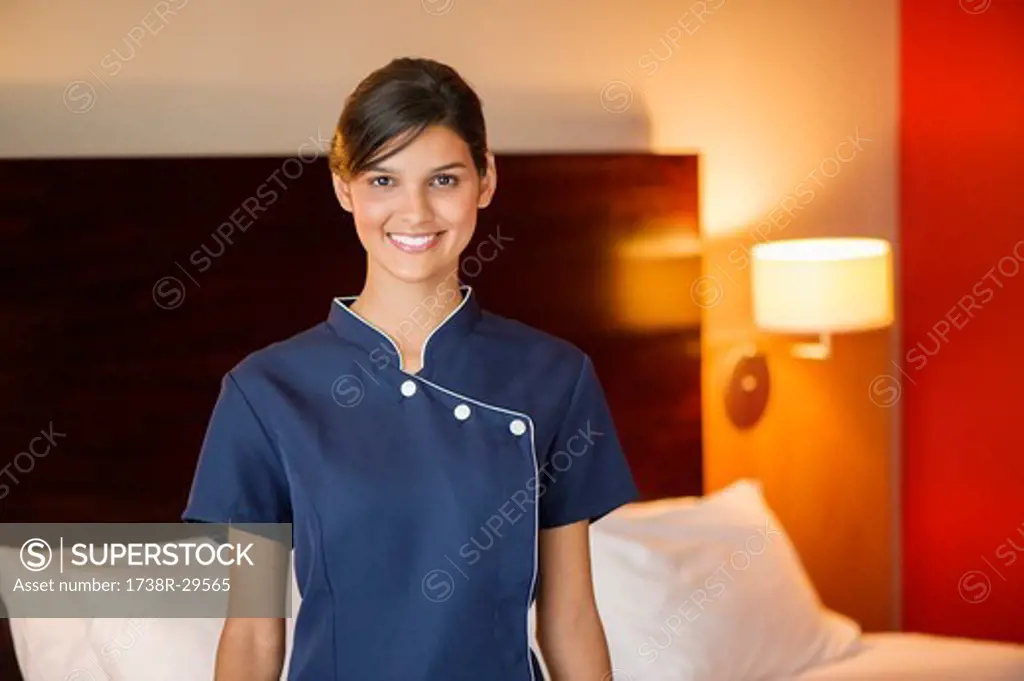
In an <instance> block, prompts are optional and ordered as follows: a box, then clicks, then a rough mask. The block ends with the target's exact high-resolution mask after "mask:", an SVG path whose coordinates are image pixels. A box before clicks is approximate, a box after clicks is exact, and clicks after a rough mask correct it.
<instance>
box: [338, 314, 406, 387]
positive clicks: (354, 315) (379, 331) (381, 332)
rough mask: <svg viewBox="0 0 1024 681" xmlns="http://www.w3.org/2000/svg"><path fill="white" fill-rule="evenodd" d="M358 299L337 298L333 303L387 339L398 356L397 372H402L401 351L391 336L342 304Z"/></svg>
mask: <svg viewBox="0 0 1024 681" xmlns="http://www.w3.org/2000/svg"><path fill="white" fill-rule="evenodd" d="M358 297H359V296H339V297H338V298H335V299H334V302H335V304H337V305H338V307H340V308H341V309H342V310H344V311H345V312H348V313H349V314H350V315H352V316H353V317H355V318H356V319H357V320H359V321H361V322H362V323H363V324H366V325H367V326H368V327H370V328H371V329H373V330H374V331H376V332H377V333H379V334H380V335H382V336H384V337H385V338H387V339H388V342H389V343H391V347H393V348H394V349H395V354H396V355H398V368H399V370H402V371H404V369H402V351H401V350H399V349H398V344H397V343H395V341H393V340H392V339H391V336H389V335H388V334H387V333H386V332H385V331H384V329H382V328H380V327H379V326H377V325H376V324H374V323H373V322H371V321H370V320H368V319H366V318H365V317H363V316H362V315H360V314H359V313H358V312H356V311H355V310H353V309H352V308H350V307H349V306H348V305H345V304H344V303H342V301H343V300H348V301H353V300H355V299H356V298H358Z"/></svg>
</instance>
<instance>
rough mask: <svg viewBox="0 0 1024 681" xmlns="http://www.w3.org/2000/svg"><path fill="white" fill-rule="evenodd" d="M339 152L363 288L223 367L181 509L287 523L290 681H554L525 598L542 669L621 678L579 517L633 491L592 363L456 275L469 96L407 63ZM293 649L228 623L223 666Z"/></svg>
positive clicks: (585, 518) (260, 661)
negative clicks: (292, 610)
mask: <svg viewBox="0 0 1024 681" xmlns="http://www.w3.org/2000/svg"><path fill="white" fill-rule="evenodd" d="M329 157H330V167H331V170H332V175H333V181H334V189H335V192H336V194H337V197H338V201H339V202H340V203H341V206H342V207H343V208H344V209H345V210H346V211H349V212H350V213H352V215H353V218H354V221H355V225H356V232H357V234H358V237H359V240H360V242H361V243H362V245H363V247H364V248H365V250H366V254H367V271H366V280H365V283H364V285H363V288H362V291H361V292H360V293H359V295H358V296H351V297H347V298H336V299H335V300H334V301H333V302H332V304H331V305H330V312H329V314H328V316H327V319H326V321H325V322H323V323H321V324H319V325H317V326H315V327H313V328H311V329H309V330H307V331H305V332H303V333H300V334H298V335H296V336H294V337H292V338H290V339H288V340H285V341H283V342H280V343H276V344H274V345H271V346H269V347H267V348H264V349H263V350H260V351H258V352H255V353H253V354H251V355H249V356H248V357H246V358H245V359H244V360H243V361H241V362H240V363H239V364H238V365H236V366H235V367H234V368H233V369H232V370H231V371H230V372H228V374H227V375H226V376H225V377H224V381H223V383H222V388H221V394H220V397H219V398H218V401H217V404H216V406H215V408H214V411H213V415H212V417H211V421H210V425H209V428H208V431H207V435H206V438H205V440H204V442H203V449H202V452H201V454H200V459H199V463H198V466H197V470H196V475H195V479H194V481H193V486H192V493H191V496H190V497H189V502H188V507H187V508H186V510H185V512H184V514H183V518H184V519H186V520H199V521H208V522H219V523H228V522H232V523H256V522H273V523H292V524H293V536H294V548H295V554H294V560H295V575H296V579H297V582H298V584H299V588H300V590H301V593H302V605H301V608H300V611H299V614H298V616H297V618H296V621H295V639H294V647H293V651H292V656H291V658H290V662H289V679H290V680H291V681H344V680H347V679H359V680H363V679H372V680H373V681H461V680H466V681H541V679H542V678H543V676H542V672H541V667H540V665H539V664H538V660H537V658H536V656H535V655H534V653H533V651H532V649H531V646H530V642H529V636H528V619H529V617H528V613H529V608H530V606H531V604H532V603H533V602H534V599H535V598H536V617H537V640H538V643H539V647H540V649H541V653H542V655H543V659H544V663H545V665H546V667H547V670H548V672H549V674H550V678H552V679H555V680H556V681H601V680H602V679H608V678H610V663H609V656H608V651H607V645H606V642H605V637H604V631H603V628H602V625H601V622H600V619H599V618H598V613H597V611H596V608H595V605H594V597H593V589H592V585H591V581H590V557H589V545H588V525H589V523H590V522H591V521H593V520H596V519H597V518H600V517H601V516H603V515H605V514H606V513H608V512H609V511H611V510H612V509H614V508H616V507H618V506H620V505H621V504H623V503H626V502H628V501H631V500H633V499H635V498H636V488H635V486H634V483H633V479H632V477H631V475H630V471H629V468H628V467H627V464H626V461H625V457H624V456H623V454H622V451H621V449H620V446H619V442H618V439H617V436H616V434H615V428H614V425H613V423H612V420H611V417H610V415H609V413H608V407H607V405H606V402H605V398H604V395H603V393H602V390H601V387H600V384H599V383H598V380H597V377H596V376H595V373H594V367H593V365H592V364H591V361H590V359H589V358H588V357H587V356H586V355H585V354H584V353H583V352H581V351H580V350H579V349H577V348H576V347H574V346H573V345H570V344H569V343H568V342H565V341H563V340H560V339H558V338H555V337H552V336H550V335H547V334H545V333H543V332H541V331H538V330H536V329H533V328H530V327H528V326H525V325H523V324H521V323H518V322H515V321H512V320H510V319H505V318H502V317H499V316H497V315H493V314H490V313H488V312H485V311H483V310H482V309H481V308H480V304H479V301H478V300H477V297H478V295H477V293H475V292H474V291H472V290H471V289H470V288H469V287H468V286H464V285H461V284H460V282H459V279H458V271H459V256H460V254H461V253H462V251H463V249H465V248H466V245H467V244H468V243H469V241H470V238H471V237H472V236H473V232H474V228H475V226H476V217H477V210H478V209H479V208H484V207H486V206H487V205H488V204H489V203H490V201H491V198H492V196H493V195H494V191H495V187H496V181H497V174H496V170H495V163H494V156H493V154H492V153H491V152H490V151H488V148H487V140H486V134H485V127H484V119H483V113H482V111H481V106H480V102H479V100H478V98H477V96H476V94H475V93H474V92H473V90H472V89H471V88H470V87H469V85H467V84H466V83H465V82H464V81H463V79H462V78H461V77H460V76H459V75H458V74H457V73H456V72H455V71H453V70H452V69H451V68H449V67H448V66H445V65H443V64H440V63H437V62H435V61H432V60H428V59H395V60H394V61H392V62H391V63H389V64H388V65H386V66H384V67H383V68H381V69H379V70H377V71H375V72H374V73H372V74H371V75H370V76H369V77H367V78H366V79H365V80H364V81H363V82H362V83H360V84H359V86H358V87H357V88H356V90H355V91H354V92H353V93H352V94H351V95H350V96H349V97H348V99H347V100H346V102H345V107H344V110H343V112H342V114H341V117H340V119H339V121H338V126H337V130H336V132H335V136H334V141H333V146H332V149H331V152H330V154H329ZM535 238H536V239H537V240H538V241H540V239H542V238H543V236H542V235H540V234H538V235H536V237H535ZM536 247H543V245H542V244H539V243H538V244H537V246H536ZM505 257H514V256H513V255H506V256H505ZM283 651H284V623H283V620H281V619H272V620H267V619H254V618H250V619H243V618H238V619H235V618H228V620H227V621H226V623H225V626H224V630H223V633H222V635H221V639H220V645H219V649H218V655H217V665H216V666H217V674H216V680H217V681H271V680H276V679H278V677H279V675H280V673H281V669H282V665H283V657H284V652H283Z"/></svg>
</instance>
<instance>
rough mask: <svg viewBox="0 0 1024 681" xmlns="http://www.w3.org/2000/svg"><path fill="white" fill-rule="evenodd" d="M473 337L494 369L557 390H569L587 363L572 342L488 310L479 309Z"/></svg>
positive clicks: (580, 350)
mask: <svg viewBox="0 0 1024 681" xmlns="http://www.w3.org/2000/svg"><path fill="white" fill-rule="evenodd" d="M475 336H476V338H477V339H478V341H479V342H480V343H481V347H482V348H484V350H483V352H484V353H485V354H486V356H487V358H488V360H490V361H489V362H488V364H490V365H491V366H492V367H493V368H494V369H495V370H497V371H507V372H510V373H512V374H514V375H515V376H517V377H530V378H534V379H536V380H539V381H543V382H544V383H545V384H547V385H549V386H551V387H552V388H554V389H555V390H556V391H559V392H565V391H566V390H568V391H572V390H573V388H574V387H575V385H576V383H577V380H578V378H579V377H580V375H581V374H582V373H583V372H584V370H585V369H586V367H587V366H588V365H589V363H590V358H589V356H588V355H587V354H586V352H584V351H583V350H582V349H581V348H579V347H578V346H577V345H575V344H574V343H571V342H570V341H568V340H566V339H564V338H561V337H559V336H556V335H554V334H551V333H549V332H547V331H543V330H541V329H538V328H536V327H533V326H530V325H529V324H525V323H523V322H521V321H519V320H516V319H511V318H509V317H502V316H501V315H497V314H494V313H492V312H487V311H484V312H483V314H482V316H481V318H480V322H479V323H478V325H477V329H476V334H475Z"/></svg>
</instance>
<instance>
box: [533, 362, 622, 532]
mask: <svg viewBox="0 0 1024 681" xmlns="http://www.w3.org/2000/svg"><path fill="white" fill-rule="evenodd" d="M537 480H538V494H539V496H540V499H539V514H540V518H539V524H540V527H541V528H542V529H543V528H552V527H558V526H560V525H568V524H570V523H574V522H577V521H580V520H585V519H586V520H589V521H590V522H594V521H596V520H598V519H600V518H602V517H603V516H605V515H607V514H608V513H610V512H611V511H613V510H615V509H616V508H618V507H619V506H622V505H623V504H626V503H629V502H631V501H635V500H636V499H637V498H638V496H639V494H638V491H637V488H636V484H635V483H634V481H633V475H632V472H631V471H630V470H629V464H628V462H627V460H626V455H625V453H624V452H623V451H622V445H621V444H620V443H619V437H618V433H617V432H616V430H615V424H614V422H613V421H612V416H611V413H610V411H609V409H608V404H607V402H606V400H605V395H604V391H603V390H602V388H601V384H600V382H599V381H598V378H597V374H596V373H595V371H594V365H593V363H592V362H591V360H590V357H589V356H586V355H584V359H583V366H582V368H581V370H580V375H579V378H578V379H577V381H576V387H575V389H574V390H573V394H572V398H571V400H570V402H569V408H568V411H567V413H566V416H565V418H564V419H563V421H562V423H561V426H560V427H559V429H558V433H557V435H556V436H555V439H554V442H553V443H552V445H551V448H550V450H549V451H548V452H547V456H545V458H544V462H543V465H542V470H541V471H539V474H538V477H537Z"/></svg>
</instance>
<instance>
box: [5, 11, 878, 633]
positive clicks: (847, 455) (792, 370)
mask: <svg viewBox="0 0 1024 681" xmlns="http://www.w3.org/2000/svg"><path fill="white" fill-rule="evenodd" d="M45 7H47V8H49V9H43V5H40V4H39V3H37V2H34V1H32V0H13V1H12V0H7V2H4V3H2V4H0V132H2V134H0V156H7V157H11V156H13V157H19V156H54V155H138V154H173V155H178V154H240V153H254V154H258V153H294V152H295V151H296V150H297V148H298V147H299V145H300V144H302V143H303V142H304V141H305V140H307V138H308V137H309V136H310V135H316V134H317V132H318V131H319V132H321V133H323V134H324V135H327V134H329V131H330V129H331V127H332V125H333V123H334V120H335V118H336V116H337V114H338V111H339V109H340V106H341V103H342V99H343V97H344V94H345V93H346V92H348V91H349V90H350V89H351V88H352V87H353V86H354V85H355V83H356V82H357V81H358V79H359V78H360V77H362V76H363V75H364V74H366V73H367V72H368V71H369V70H371V69H372V68H374V67H376V66H378V65H381V64H383V63H384V62H386V61H387V60H388V59H389V58H391V57H392V56H397V55H423V56H432V57H435V58H438V59H441V60H443V61H447V62H449V63H451V64H453V65H454V66H456V68H458V69H459V70H460V71H461V72H462V73H463V74H464V75H465V76H466V77H467V78H468V79H469V80H470V81H471V82H472V83H473V84H474V85H475V86H476V87H477V88H478V90H479V92H480V93H481V96H482V98H483V99H484V102H485V108H486V113H487V116H488V120H489V124H490V128H491V137H492V139H491V141H492V145H493V146H494V147H495V148H496V149H498V150H502V151H513V150H517V151H522V150H587V149H600V150H608V149H653V150H656V151H664V152H676V151H694V152H700V153H701V154H702V159H701V167H702V176H703V177H702V185H703V186H702V220H703V225H702V227H703V237H704V242H705V243H704V246H705V253H706V256H705V258H704V264H703V268H704V276H705V277H707V279H705V281H704V283H705V284H706V286H704V287H703V288H702V290H703V291H705V293H707V292H711V295H712V298H713V299H709V300H703V301H702V303H703V304H704V305H705V306H706V308H705V310H704V319H703V323H704V336H705V337H704V353H705V358H706V361H705V368H704V387H703V390H704V403H705V416H704V421H705V424H704V425H705V432H706V442H705V444H706V470H707V486H708V488H709V489H715V488H718V487H721V486H722V485H724V484H726V483H727V482H728V481H730V480H732V479H734V478H736V477H739V476H742V475H756V476H759V477H761V478H763V479H764V480H765V483H766V490H767V494H768V495H769V501H770V502H771V503H772V504H773V505H775V506H776V507H777V510H778V512H779V515H780V517H781V519H782V521H783V523H784V524H785V525H786V527H787V529H789V530H790V532H791V533H792V535H793V536H794V538H795V541H796V542H797V545H798V548H799V550H800V551H801V553H802V555H803V556H804V558H805V561H806V562H807V564H808V567H809V569H810V570H811V573H812V576H813V578H814V579H815V581H816V582H817V583H818V586H819V588H820V589H821V591H822V594H823V597H824V598H825V601H826V603H828V604H830V605H832V606H834V607H837V608H838V609H840V610H843V611H845V612H847V613H849V614H851V615H853V616H855V617H857V618H859V619H861V621H862V622H864V624H865V625H866V626H867V627H869V628H877V627H884V626H886V625H887V624H889V623H891V622H892V621H894V618H895V616H896V606H895V598H894V595H895V591H896V589H897V584H896V582H895V578H896V577H895V575H896V569H895V567H896V562H897V560H898V555H897V552H896V551H895V549H894V548H893V547H894V546H895V542H896V536H895V530H894V527H895V524H896V523H895V520H894V510H895V508H896V505H897V504H898V499H896V498H895V496H894V494H895V492H894V490H895V489H896V488H897V477H896V465H895V461H896V454H895V447H894V443H895V439H896V432H895V428H896V427H897V425H898V424H896V423H895V421H894V416H895V415H894V414H889V413H888V412H886V411H885V410H882V409H879V408H877V407H876V406H875V405H874V404H872V402H871V401H870V399H869V392H868V389H869V384H870V381H871V379H872V377H873V376H875V375H876V374H877V373H878V372H879V370H880V367H881V366H883V365H884V364H885V363H886V362H887V360H888V357H889V353H890V348H891V347H894V346H893V343H894V342H895V341H894V339H893V338H892V336H893V334H889V333H877V334H869V335H865V336H853V337H848V338H840V339H838V340H837V342H836V347H835V356H834V358H833V359H832V360H830V361H828V362H822V363H809V362H808V361H807V360H802V361H797V360H793V359H792V358H790V357H789V356H788V354H787V353H786V348H785V345H784V343H783V340H785V339H765V341H766V342H767V343H769V345H770V346H771V347H769V351H770V354H769V360H770V362H771V364H772V380H773V400H772V402H771V404H770V406H769V411H768V413H767V414H766V415H765V418H764V419H763V421H762V423H761V425H760V427H759V428H757V429H755V430H754V431H752V432H749V433H741V432H739V431H737V430H735V429H734V428H732V427H731V426H730V424H729V423H728V421H727V420H726V419H725V417H724V414H723V410H722V407H721V400H722V392H723V389H724V381H725V380H726V378H727V376H728V372H729V370H730V368H731V359H730V358H731V356H732V354H733V353H734V351H735V349H736V347H738V344H741V343H743V342H745V341H747V340H750V339H751V338H752V330H751V325H750V315H749V295H748V292H747V287H748V283H749V282H748V276H747V275H748V272H747V269H746V267H745V266H744V264H743V257H742V253H743V251H742V248H741V249H740V250H739V251H737V250H734V249H736V248H737V246H743V245H746V244H749V243H751V242H752V241H755V240H756V239H758V238H762V239H763V238H778V237H783V236H785V237H789V236H804V235H827V234H844V235H845V234H860V235H872V236H882V237H888V238H892V239H895V237H896V198H895V183H896V149H895V144H896V142H895V131H896V120H897V104H898V102H897V64H898V62H897V58H898V54H897V52H898V50H897V13H898V11H897V2H896V0H772V2H763V1H761V0H704V1H703V2H689V0H683V2H675V1H669V0H644V1H643V2H621V1H619V0H590V1H589V2H582V1H578V2H567V1H562V2H552V1H551V0H519V1H518V2H514V3H502V2H476V1H470V0H422V1H421V0H401V1H399V0H391V1H386V2H370V1H368V0H367V1H349V2H337V1H336V0H309V1H307V2H302V3H280V2H269V1H266V0H264V1H256V2H253V1H249V2H243V1H242V0H233V1H227V0H219V1H218V2H216V3H211V2H199V1H198V0H191V1H189V0H166V2H153V1H149V0H147V1H145V2H143V1H141V0H140V1H135V0H118V1H117V2H107V3H103V6H102V8H101V9H97V8H96V7H95V6H94V5H93V4H91V3H77V2H71V1H70V0H65V1H64V2H53V3H47V4H46V5H45ZM171 12H173V14H172V13H171ZM133 39H134V42H133ZM114 50H116V51H117V52H114ZM652 51H653V52H652ZM654 55H660V56H661V57H662V58H663V59H664V61H659V60H658V59H656V58H655V56H654ZM858 134H859V136H860V137H861V138H867V140H863V139H862V141H861V142H859V146H858V147H853V146H852V145H850V144H849V143H847V144H845V145H843V146H840V144H841V143H842V142H843V141H844V140H846V139H847V138H848V137H850V136H853V137H857V136H858ZM811 191H813V196H811V194H810V193H809V192H811ZM786 209H788V212H786ZM768 219H771V220H774V222H765V220H768ZM757 231H759V232H760V234H761V236H760V237H757V236H755V234H756V233H757ZM686 285H687V283H686V282H682V283H681V284H680V286H686ZM711 303H714V304H711Z"/></svg>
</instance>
